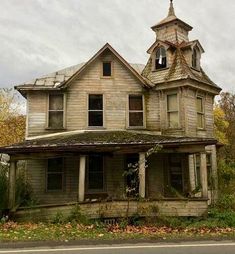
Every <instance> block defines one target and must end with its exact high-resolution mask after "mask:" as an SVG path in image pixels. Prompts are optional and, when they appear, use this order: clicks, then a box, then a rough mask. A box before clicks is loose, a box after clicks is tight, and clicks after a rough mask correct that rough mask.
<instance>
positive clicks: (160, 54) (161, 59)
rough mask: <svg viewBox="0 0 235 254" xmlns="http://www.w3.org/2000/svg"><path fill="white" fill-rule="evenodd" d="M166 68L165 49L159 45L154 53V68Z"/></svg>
mask: <svg viewBox="0 0 235 254" xmlns="http://www.w3.org/2000/svg"><path fill="white" fill-rule="evenodd" d="M162 68H166V50H165V49H164V48H163V47H161V48H159V49H158V50H157V53H156V61H155V69H156V70H158V69H162Z"/></svg>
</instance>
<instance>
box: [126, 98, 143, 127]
mask: <svg viewBox="0 0 235 254" xmlns="http://www.w3.org/2000/svg"><path fill="white" fill-rule="evenodd" d="M143 125H144V110H143V96H142V95H129V126H130V127H143Z"/></svg>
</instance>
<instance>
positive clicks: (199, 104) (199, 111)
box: [197, 97, 204, 129]
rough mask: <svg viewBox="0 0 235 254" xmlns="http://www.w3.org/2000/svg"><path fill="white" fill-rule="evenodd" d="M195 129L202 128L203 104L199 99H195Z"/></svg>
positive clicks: (201, 99)
mask: <svg viewBox="0 0 235 254" xmlns="http://www.w3.org/2000/svg"><path fill="white" fill-rule="evenodd" d="M197 127H198V128H201V129H203V128H204V103H203V98H201V97H197Z"/></svg>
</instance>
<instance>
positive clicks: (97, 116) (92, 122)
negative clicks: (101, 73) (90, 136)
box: [88, 94, 103, 127]
mask: <svg viewBox="0 0 235 254" xmlns="http://www.w3.org/2000/svg"><path fill="white" fill-rule="evenodd" d="M88 118H89V120H88V125H89V126H94V127H102V126H103V95H102V94H90V95H89V108H88Z"/></svg>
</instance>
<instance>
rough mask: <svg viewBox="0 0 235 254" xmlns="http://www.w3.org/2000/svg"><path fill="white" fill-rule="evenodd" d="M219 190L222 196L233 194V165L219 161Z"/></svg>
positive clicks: (234, 182)
mask: <svg viewBox="0 0 235 254" xmlns="http://www.w3.org/2000/svg"><path fill="white" fill-rule="evenodd" d="M218 179H219V189H220V192H221V193H222V194H225V193H227V194H234V191H235V163H234V162H231V161H226V160H224V159H220V160H219V162H218Z"/></svg>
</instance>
